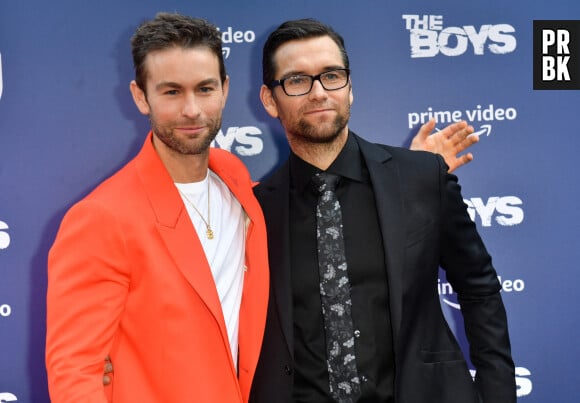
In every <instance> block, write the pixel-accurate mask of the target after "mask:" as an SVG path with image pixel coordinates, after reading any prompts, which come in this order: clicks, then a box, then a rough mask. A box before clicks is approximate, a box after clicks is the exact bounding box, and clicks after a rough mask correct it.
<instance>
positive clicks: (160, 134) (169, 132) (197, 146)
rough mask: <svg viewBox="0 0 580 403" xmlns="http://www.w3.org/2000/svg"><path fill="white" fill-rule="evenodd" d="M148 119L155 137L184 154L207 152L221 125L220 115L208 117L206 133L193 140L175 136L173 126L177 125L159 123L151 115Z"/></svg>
mask: <svg viewBox="0 0 580 403" xmlns="http://www.w3.org/2000/svg"><path fill="white" fill-rule="evenodd" d="M150 120H151V130H152V131H153V133H154V134H155V135H156V136H157V138H159V140H161V141H162V142H163V143H164V144H165V145H166V146H167V147H168V148H170V149H172V150H174V151H176V152H177V153H179V154H184V155H196V154H203V153H205V152H207V150H208V149H209V147H210V145H211V142H212V141H213V140H214V139H215V138H216V136H217V134H218V132H219V130H220V128H221V125H222V118H221V117H218V118H217V119H210V120H208V121H207V123H208V124H207V128H208V133H207V135H204V136H203V137H201V136H200V137H198V138H197V139H195V140H184V139H181V138H179V137H177V136H176V135H175V133H174V128H175V126H177V125H175V124H170V125H159V124H157V123H156V122H155V119H153V117H150ZM181 125H183V124H181ZM185 125H187V124H185Z"/></svg>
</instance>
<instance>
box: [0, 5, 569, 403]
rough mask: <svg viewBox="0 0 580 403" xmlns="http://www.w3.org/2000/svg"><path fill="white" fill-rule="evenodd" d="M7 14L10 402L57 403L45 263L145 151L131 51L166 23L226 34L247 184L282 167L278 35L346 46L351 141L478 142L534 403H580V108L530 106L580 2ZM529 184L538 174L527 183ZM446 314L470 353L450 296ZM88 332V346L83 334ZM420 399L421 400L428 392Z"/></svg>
mask: <svg viewBox="0 0 580 403" xmlns="http://www.w3.org/2000/svg"><path fill="white" fill-rule="evenodd" d="M200 3H201V2H193V1H170V0H165V1H161V0H156V1H153V0H151V1H146V2H144V1H137V0H125V1H123V2H119V1H114V0H102V1H99V2H79V1H72V0H61V1H59V2H47V1H40V0H26V1H16V0H4V1H2V2H1V5H0V349H1V350H0V351H1V353H0V402H12V401H18V402H34V403H42V402H48V401H49V399H48V394H47V390H46V389H47V388H46V375H45V369H44V335H45V306H46V304H45V291H46V256H47V252H48V249H49V247H50V245H51V244H52V241H53V239H54V236H55V234H56V230H57V227H58V224H59V222H60V220H61V218H62V216H63V214H64V212H65V211H66V210H67V209H68V208H69V207H70V206H71V204H72V203H74V202H75V201H77V200H78V199H79V198H81V197H83V196H84V195H85V194H87V193H88V192H89V191H90V190H91V189H92V188H93V187H94V186H96V185H97V184H98V183H99V182H101V181H102V180H103V179H104V178H106V177H107V176H109V175H110V174H112V173H113V172H114V171H116V170H117V169H118V168H120V167H121V166H122V165H124V164H125V162H127V161H128V160H129V159H130V158H131V157H132V156H133V155H134V154H135V153H136V152H137V150H138V149H139V148H140V146H141V144H142V141H143V138H144V136H145V134H146V132H147V130H148V125H147V121H146V119H145V118H144V117H143V116H142V115H140V114H139V113H138V111H137V108H136V107H135V106H134V104H133V101H132V99H131V97H130V93H129V90H128V85H129V81H130V80H131V79H132V78H133V71H132V64H131V57H130V44H129V38H130V36H131V35H132V33H133V31H134V29H135V27H136V26H137V25H138V24H139V23H140V22H141V21H142V20H144V19H148V18H151V17H153V16H154V15H155V13H156V12H158V11H179V12H182V13H186V14H190V15H194V16H201V17H205V18H207V19H209V20H210V21H212V22H214V23H215V24H216V25H218V26H219V27H220V29H221V31H222V32H223V41H224V46H225V52H226V56H227V60H226V64H227V68H228V73H229V74H230V77H231V89H230V97H229V101H228V106H227V107H226V111H225V116H224V121H223V127H222V131H221V132H220V134H219V135H218V138H217V139H216V144H215V146H217V147H221V148H226V149H229V150H231V151H232V152H233V153H235V154H237V155H239V156H240V157H241V158H242V159H243V160H244V161H245V162H246V163H247V165H248V167H249V169H250V171H251V173H252V175H253V177H254V178H255V179H257V180H258V179H260V178H262V177H264V176H265V175H267V174H268V173H269V172H271V171H272V169H274V168H275V167H276V166H277V165H278V164H279V163H280V162H281V161H282V160H283V159H284V158H285V156H286V155H287V153H288V150H287V146H286V141H285V138H284V135H283V132H282V130H281V128H280V126H279V125H278V122H276V121H274V120H272V119H270V118H269V116H267V115H266V113H265V112H264V111H263V109H262V106H261V104H260V103H259V99H258V91H259V86H260V77H261V64H260V63H261V47H262V44H263V42H264V40H265V38H266V36H267V34H268V33H269V31H270V30H271V29H273V28H274V27H275V26H277V25H278V24H279V23H280V22H282V21H284V20H286V19H291V18H301V17H315V18H318V19H321V20H323V21H324V22H327V23H329V24H331V25H333V26H334V27H335V28H336V29H337V30H338V31H339V32H341V33H342V34H343V35H344V37H345V40H346V45H347V50H348V51H349V54H350V58H351V67H352V80H353V85H354V97H355V102H354V105H353V117H352V120H351V123H350V127H351V128H352V129H353V130H354V131H356V132H357V133H359V134H361V135H363V136H364V137H366V138H368V139H370V140H374V141H378V142H385V143H389V144H394V145H407V144H408V142H409V140H410V138H411V137H412V135H413V134H414V133H415V132H416V131H417V129H418V127H419V126H420V124H421V123H422V122H425V121H426V120H427V119H428V118H429V117H430V116H436V117H437V118H438V119H439V121H440V124H438V127H439V128H443V127H444V126H445V125H446V124H447V123H449V122H450V121H453V120H459V119H467V120H469V121H470V123H471V124H473V126H474V127H475V129H476V131H477V132H478V134H479V135H480V140H481V141H480V142H479V143H478V144H477V145H476V146H475V147H474V148H473V152H474V154H475V161H474V162H472V163H471V164H469V165H468V166H465V167H463V168H461V169H460V170H459V171H458V175H459V177H460V181H461V183H462V185H463V194H464V197H465V201H466V203H467V205H468V209H469V212H470V214H471V215H472V218H473V219H474V221H475V222H476V223H477V226H478V228H479V230H480V232H481V234H482V236H483V238H484V240H485V241H486V243H487V245H488V248H489V250H490V252H491V253H492V255H493V257H494V263H495V266H496V268H497V270H498V273H499V275H500V277H501V282H502V284H503V297H504V301H505V304H506V306H507V310H508V317H509V321H510V330H511V337H512V344H513V356H514V360H515V363H516V367H517V370H516V378H517V379H516V381H517V384H518V395H519V400H521V401H522V402H528V403H532V402H538V403H540V402H541V403H543V402H547V401H553V402H575V401H578V397H577V396H578V393H577V392H576V388H577V384H578V382H577V381H578V375H577V373H576V372H575V371H576V366H575V364H576V361H577V360H578V358H580V347H579V345H578V343H576V340H578V339H579V338H580V331H579V325H578V324H577V322H576V319H577V318H578V317H579V313H580V312H579V308H578V306H579V304H578V300H577V297H576V295H577V292H576V287H575V285H576V284H578V283H579V282H580V274H579V272H578V271H577V269H578V262H579V261H580V252H579V250H580V248H578V241H577V240H576V236H577V234H578V230H579V229H580V219H579V218H580V217H579V214H580V213H579V211H580V209H579V208H578V207H577V205H576V202H577V200H578V199H579V198H580V190H579V186H578V179H575V178H576V175H575V174H574V173H573V172H574V171H575V168H576V161H577V160H576V158H577V149H578V147H579V146H580V140H579V137H578V125H577V123H576V121H575V120H574V119H575V118H576V117H577V116H578V112H579V105H580V92H578V91H534V90H533V80H532V77H533V69H532V59H533V54H532V50H533V46H532V45H533V43H532V39H533V32H532V27H533V20H549V19H555V20H558V19H574V18H579V17H580V3H579V2H577V1H576V0H560V1H551V2H529V1H526V0H514V1H511V2H504V1H499V0H486V1H479V0H477V1H472V2H456V1H451V0H438V1H436V2H433V1H428V0H409V1H405V2H398V1H392V0H391V1H385V0H359V1H354V0H353V1H352V2H349V1H344V2H341V1H336V0H335V1H327V0H319V1H316V2H313V1H303V0H293V1H288V0H286V1H279V0H270V1H264V2H262V1H257V0H256V1H251V0H246V1H243V2H236V1H233V0H232V1H218V0H214V1H211V2H210V1H208V2H204V3H203V4H200ZM532 171H533V172H532ZM439 292H440V295H441V303H442V307H443V310H444V312H445V315H446V317H447V318H448V320H449V321H450V323H451V324H452V327H453V328H454V329H455V331H456V333H457V335H458V337H459V338H460V339H462V340H463V339H464V337H463V335H462V331H461V318H460V315H459V311H458V309H457V305H456V302H457V300H456V297H455V295H454V293H453V290H452V289H450V287H449V285H448V284H447V282H446V280H445V277H444V275H443V274H442V276H441V279H440V283H439ZM87 331H90V330H87ZM417 387H420V385H417Z"/></svg>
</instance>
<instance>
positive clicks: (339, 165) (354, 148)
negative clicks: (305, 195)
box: [289, 132, 364, 192]
mask: <svg viewBox="0 0 580 403" xmlns="http://www.w3.org/2000/svg"><path fill="white" fill-rule="evenodd" d="M289 160H290V178H291V182H290V183H291V186H292V187H293V188H294V189H295V190H297V191H299V192H302V191H304V189H305V188H306V186H308V185H309V184H310V179H311V178H312V176H314V175H315V174H317V173H319V172H321V170H320V169H318V168H316V167H315V166H313V165H311V164H309V163H308V162H306V161H304V160H303V159H302V158H300V157H299V156H297V155H296V154H294V153H293V152H292V151H291V152H290V157H289ZM326 172H330V173H333V174H336V175H340V176H342V177H344V178H348V179H351V180H354V181H358V182H364V170H363V159H362V156H361V154H360V148H359V145H358V142H357V141H356V139H355V137H354V136H353V135H352V134H351V133H350V132H349V134H348V138H347V140H346V143H345V144H344V147H343V148H342V150H341V151H340V153H339V154H338V156H337V157H336V159H335V160H334V161H333V162H332V164H330V166H329V167H328V169H327V170H326Z"/></svg>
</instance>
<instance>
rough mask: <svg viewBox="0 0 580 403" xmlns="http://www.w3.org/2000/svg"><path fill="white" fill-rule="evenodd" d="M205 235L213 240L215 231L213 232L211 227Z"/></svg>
mask: <svg viewBox="0 0 580 403" xmlns="http://www.w3.org/2000/svg"><path fill="white" fill-rule="evenodd" d="M205 234H206V235H207V239H213V231H212V230H211V228H210V227H207V231H205Z"/></svg>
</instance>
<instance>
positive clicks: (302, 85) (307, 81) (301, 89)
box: [269, 69, 350, 97]
mask: <svg viewBox="0 0 580 403" xmlns="http://www.w3.org/2000/svg"><path fill="white" fill-rule="evenodd" d="M349 76H350V70H349V69H334V70H328V71H325V72H324V73H320V74H317V75H315V76H309V75H307V74H298V75H295V76H290V77H286V78H283V79H281V80H273V81H271V82H270V85H269V87H270V88H274V87H277V86H278V85H280V86H282V89H283V90H284V92H285V93H286V95H288V96H291V97H296V96H299V95H306V94H308V93H309V92H310V91H311V90H312V86H313V85H314V81H315V80H318V81H319V82H320V84H322V88H324V89H325V90H327V91H335V90H339V89H341V88H344V87H346V85H347V84H348V77H349Z"/></svg>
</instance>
